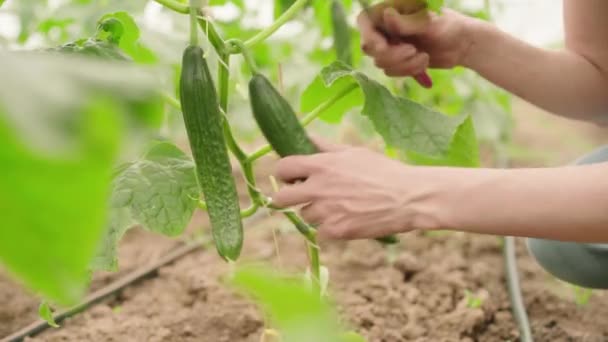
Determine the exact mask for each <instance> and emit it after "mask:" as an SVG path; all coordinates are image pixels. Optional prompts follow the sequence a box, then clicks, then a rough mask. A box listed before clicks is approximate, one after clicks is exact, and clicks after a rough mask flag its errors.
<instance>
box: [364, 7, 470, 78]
mask: <svg viewBox="0 0 608 342" xmlns="http://www.w3.org/2000/svg"><path fill="white" fill-rule="evenodd" d="M427 16H428V17H426V18H422V20H421V17H420V15H402V14H400V13H398V12H397V11H396V10H394V9H392V8H387V9H386V10H384V13H383V15H382V16H381V17H382V18H383V20H384V22H383V27H384V29H385V30H386V31H387V33H389V34H390V35H391V36H392V37H399V39H398V41H399V43H396V44H395V43H389V42H388V41H387V39H386V37H384V36H383V35H382V33H380V32H379V31H378V30H377V28H376V25H374V23H372V21H371V19H370V17H369V16H368V15H367V14H366V13H365V12H362V13H361V14H360V15H359V18H358V20H357V22H358V25H359V29H360V31H361V47H362V49H363V51H364V52H365V53H366V54H367V55H369V56H370V57H372V58H373V59H374V62H375V64H376V66H377V67H379V68H381V69H383V70H384V73H385V74H386V75H387V76H393V77H397V76H414V75H418V74H420V73H422V72H424V71H425V70H426V69H427V68H429V67H430V68H440V69H449V68H453V67H455V66H459V65H465V64H466V59H467V54H468V52H469V50H470V49H471V46H472V45H473V38H472V31H473V29H474V26H475V23H476V22H477V20H476V19H473V18H470V17H467V16H465V15H462V14H460V13H458V12H455V11H452V10H449V9H444V10H443V11H442V13H441V15H436V14H434V13H428V14H427Z"/></svg>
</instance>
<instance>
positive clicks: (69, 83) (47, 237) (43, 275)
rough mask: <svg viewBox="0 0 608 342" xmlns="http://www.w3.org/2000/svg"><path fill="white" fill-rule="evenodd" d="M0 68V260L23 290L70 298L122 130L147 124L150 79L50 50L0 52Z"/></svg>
mask: <svg viewBox="0 0 608 342" xmlns="http://www.w3.org/2000/svg"><path fill="white" fill-rule="evenodd" d="M0 65H2V66H3V68H0V79H2V80H3V81H4V82H3V83H2V84H1V85H0V165H2V177H0V217H2V224H3V226H4V227H10V229H8V228H7V229H0V262H2V263H3V264H4V266H6V269H7V270H8V271H9V273H10V274H12V275H13V276H15V277H17V278H18V279H19V280H20V282H21V283H23V284H24V285H26V286H27V287H28V288H30V289H31V290H33V291H35V292H38V293H40V294H41V295H43V296H44V297H46V298H48V299H50V300H52V301H53V302H57V303H59V304H62V305H72V304H75V303H76V302H77V301H78V300H79V299H80V298H81V296H82V295H83V293H84V292H85V286H86V284H87V282H88V281H89V272H88V265H89V263H90V262H91V260H92V258H93V257H94V255H95V252H96V250H97V249H98V242H99V240H100V239H101V237H102V232H103V228H104V227H105V226H106V224H107V222H106V219H107V216H106V211H107V203H108V199H109V198H108V197H109V196H108V195H109V191H108V190H109V189H110V180H111V175H112V167H113V165H114V163H115V162H116V159H117V157H118V152H119V150H120V145H121V142H122V137H123V135H124V133H125V129H126V128H127V127H136V125H134V126H131V124H135V122H137V123H141V122H148V120H150V117H155V119H153V120H152V121H156V115H157V112H155V111H153V110H151V109H152V108H154V107H151V106H150V105H151V104H152V103H156V102H157V101H158V100H159V97H158V96H157V90H156V89H155V88H153V86H154V84H155V82H154V80H155V77H153V76H152V74H150V73H149V72H144V71H143V70H141V69H137V68H133V67H132V66H129V65H126V64H124V63H116V64H114V63H109V62H101V61H98V60H91V59H83V58H76V57H72V56H64V55H58V54H44V53H22V52H21V53H6V52H0ZM142 110H143V111H142ZM137 127H139V126H137ZM132 132H139V130H138V131H132ZM135 137H136V136H132V138H130V141H129V143H130V144H131V145H132V144H134V143H135V142H136V139H135Z"/></svg>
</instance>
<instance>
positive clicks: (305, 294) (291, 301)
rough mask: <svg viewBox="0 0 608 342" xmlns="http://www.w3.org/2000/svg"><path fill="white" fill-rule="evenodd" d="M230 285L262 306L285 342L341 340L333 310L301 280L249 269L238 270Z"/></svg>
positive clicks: (332, 341)
mask: <svg viewBox="0 0 608 342" xmlns="http://www.w3.org/2000/svg"><path fill="white" fill-rule="evenodd" d="M231 283H232V284H233V285H234V286H236V287H237V288H238V289H239V290H241V291H243V292H245V293H246V294H248V295H250V296H252V298H253V299H254V300H256V301H257V303H258V304H260V305H261V307H262V308H263V309H264V311H265V312H266V313H267V314H268V315H269V316H270V318H271V320H272V323H273V326H276V327H277V328H278V330H279V331H280V332H281V335H282V337H283V340H284V341H290V342H310V341H315V342H336V341H340V330H341V328H340V325H339V323H338V320H337V315H336V312H335V310H334V309H333V308H332V307H331V306H330V305H329V304H328V303H327V302H326V301H325V300H323V299H320V298H319V297H318V295H317V294H315V293H314V291H312V289H311V288H310V286H309V285H308V284H309V283H307V282H305V281H304V280H303V279H301V278H297V279H293V278H287V277H285V276H282V275H279V274H278V273H275V272H273V271H270V270H267V269H263V268H257V267H251V266H249V267H242V268H240V269H237V271H236V273H235V275H234V278H233V279H232V280H231ZM312 327H314V328H312Z"/></svg>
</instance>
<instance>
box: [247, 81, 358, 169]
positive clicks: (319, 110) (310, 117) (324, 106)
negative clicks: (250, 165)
mask: <svg viewBox="0 0 608 342" xmlns="http://www.w3.org/2000/svg"><path fill="white" fill-rule="evenodd" d="M357 87H358V85H356V84H352V85H349V86H348V87H346V88H344V89H343V90H341V91H340V92H338V93H337V94H336V95H334V96H332V97H331V98H330V99H329V100H327V101H325V102H323V103H321V104H320V105H319V106H317V107H316V108H315V109H313V110H312V111H311V112H310V113H308V114H307V115H306V116H304V118H302V120H301V121H300V122H301V123H302V125H303V126H308V125H309V124H311V123H312V122H313V121H314V120H315V119H317V118H318V117H319V116H320V115H321V114H323V112H325V111H326V110H328V109H329V108H331V106H333V105H335V104H336V102H338V101H340V100H341V99H342V98H343V97H344V96H346V95H348V94H349V93H350V92H351V91H353V90H355V89H357ZM270 152H272V147H271V146H269V145H266V146H263V147H261V148H260V149H258V150H257V151H255V152H253V153H252V154H250V155H249V159H248V161H249V162H253V161H255V160H258V159H260V158H262V157H263V156H265V155H267V154H268V153H270Z"/></svg>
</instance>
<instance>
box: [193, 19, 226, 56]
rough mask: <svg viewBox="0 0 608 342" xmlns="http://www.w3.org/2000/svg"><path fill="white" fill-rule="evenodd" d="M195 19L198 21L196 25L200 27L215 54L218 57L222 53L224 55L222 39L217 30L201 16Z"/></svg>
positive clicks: (224, 46) (224, 47)
mask: <svg viewBox="0 0 608 342" xmlns="http://www.w3.org/2000/svg"><path fill="white" fill-rule="evenodd" d="M197 19H198V24H199V26H200V27H201V30H203V32H205V34H206V35H207V39H208V40H209V42H210V43H211V45H213V48H214V49H215V52H216V53H217V54H218V55H221V54H222V53H224V51H225V49H226V45H225V43H224V39H223V38H222V37H221V36H220V34H219V33H218V32H217V29H216V28H215V26H214V25H213V23H211V22H209V20H207V19H206V18H204V17H202V16H198V17H197Z"/></svg>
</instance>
